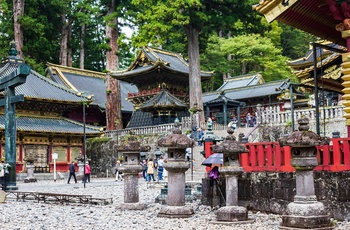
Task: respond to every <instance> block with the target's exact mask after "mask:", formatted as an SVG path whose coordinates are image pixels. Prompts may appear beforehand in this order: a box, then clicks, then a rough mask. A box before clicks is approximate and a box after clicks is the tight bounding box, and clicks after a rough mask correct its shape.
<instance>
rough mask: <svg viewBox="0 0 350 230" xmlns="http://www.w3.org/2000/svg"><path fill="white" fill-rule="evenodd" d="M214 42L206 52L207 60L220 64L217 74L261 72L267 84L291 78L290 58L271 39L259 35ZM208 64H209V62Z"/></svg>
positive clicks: (215, 40)
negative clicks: (288, 64)
mask: <svg viewBox="0 0 350 230" xmlns="http://www.w3.org/2000/svg"><path fill="white" fill-rule="evenodd" d="M211 41H213V42H214V43H213V44H212V45H210V46H213V47H210V49H209V50H208V52H206V54H207V55H206V58H208V59H209V60H215V62H219V65H220V67H219V68H217V69H216V70H217V72H219V73H220V74H221V76H222V74H225V73H229V74H230V75H231V76H237V75H243V74H248V73H256V72H261V74H262V75H263V76H264V78H265V80H266V81H272V80H279V79H286V78H290V77H291V70H290V68H289V67H288V66H287V64H286V61H287V58H286V57H284V56H282V52H281V49H279V48H276V47H275V46H274V44H273V42H272V41H271V39H269V38H267V37H262V36H261V35H258V34H250V35H240V36H236V37H232V38H228V39H225V38H218V37H216V36H213V38H212V39H211ZM206 63H209V61H207V62H206Z"/></svg>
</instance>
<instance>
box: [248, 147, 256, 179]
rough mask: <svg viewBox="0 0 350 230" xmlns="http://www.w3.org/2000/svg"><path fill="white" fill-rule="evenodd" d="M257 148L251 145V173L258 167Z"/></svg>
mask: <svg viewBox="0 0 350 230" xmlns="http://www.w3.org/2000/svg"><path fill="white" fill-rule="evenodd" d="M256 155H257V154H256V146H255V145H252V144H249V162H250V165H251V171H252V172H253V171H254V170H255V169H256V166H257V160H256V159H257V156H256Z"/></svg>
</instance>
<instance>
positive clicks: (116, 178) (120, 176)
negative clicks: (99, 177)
mask: <svg viewBox="0 0 350 230" xmlns="http://www.w3.org/2000/svg"><path fill="white" fill-rule="evenodd" d="M120 166H122V164H121V163H120V160H117V164H116V166H115V181H118V180H119V179H120V180H121V181H122V180H123V177H122V172H121V171H120V170H119V168H120Z"/></svg>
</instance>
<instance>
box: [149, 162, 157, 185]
mask: <svg viewBox="0 0 350 230" xmlns="http://www.w3.org/2000/svg"><path fill="white" fill-rule="evenodd" d="M147 175H148V177H147V179H148V182H150V181H151V177H152V180H153V181H156V180H155V179H154V164H153V159H149V161H148V163H147Z"/></svg>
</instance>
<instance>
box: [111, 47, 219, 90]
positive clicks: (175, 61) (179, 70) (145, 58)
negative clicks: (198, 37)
mask: <svg viewBox="0 0 350 230" xmlns="http://www.w3.org/2000/svg"><path fill="white" fill-rule="evenodd" d="M111 75H112V77H114V78H116V79H119V80H123V81H126V82H129V83H132V84H135V85H137V86H142V85H144V84H147V85H148V84H149V83H151V82H153V83H156V84H162V83H164V82H165V83H167V84H169V83H170V84H175V85H183V86H188V77H189V65H188V62H187V61H186V60H185V59H184V58H183V56H182V55H181V54H179V53H174V52H170V51H167V50H162V49H156V48H151V47H144V48H142V49H141V50H140V52H139V53H138V55H137V57H136V59H135V61H134V62H133V63H132V65H131V66H130V67H129V68H127V69H125V70H120V71H112V72H111ZM200 75H201V78H202V81H206V80H209V79H210V78H211V77H212V75H213V73H212V72H206V71H201V72H200Z"/></svg>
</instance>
